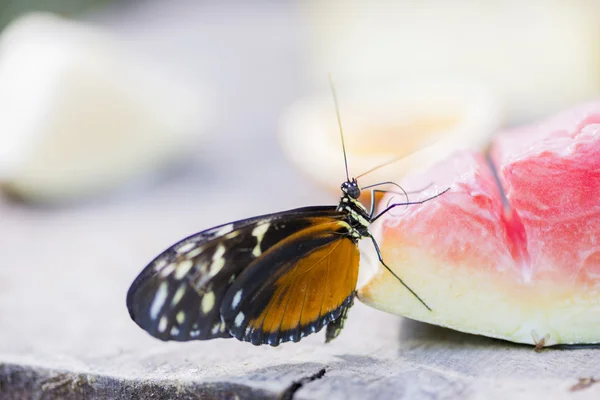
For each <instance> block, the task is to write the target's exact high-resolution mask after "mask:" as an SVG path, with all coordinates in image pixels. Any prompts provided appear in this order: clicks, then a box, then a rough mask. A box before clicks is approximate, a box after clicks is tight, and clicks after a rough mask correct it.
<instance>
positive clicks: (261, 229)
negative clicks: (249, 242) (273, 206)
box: [252, 223, 271, 257]
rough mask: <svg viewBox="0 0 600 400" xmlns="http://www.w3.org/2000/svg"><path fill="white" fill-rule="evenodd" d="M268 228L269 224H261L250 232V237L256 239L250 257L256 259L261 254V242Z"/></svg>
mask: <svg viewBox="0 0 600 400" xmlns="http://www.w3.org/2000/svg"><path fill="white" fill-rule="evenodd" d="M269 226H271V224H268V223H266V224H261V225H258V226H257V227H256V228H254V229H253V230H252V236H255V237H256V246H254V249H252V255H253V256H254V257H258V256H260V254H261V251H260V244H261V243H262V240H263V238H264V237H265V233H267V231H268V230H269Z"/></svg>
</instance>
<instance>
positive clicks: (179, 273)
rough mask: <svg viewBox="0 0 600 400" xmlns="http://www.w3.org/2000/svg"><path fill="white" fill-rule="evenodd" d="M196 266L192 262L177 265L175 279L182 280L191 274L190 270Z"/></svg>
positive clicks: (187, 261) (186, 261)
mask: <svg viewBox="0 0 600 400" xmlns="http://www.w3.org/2000/svg"><path fill="white" fill-rule="evenodd" d="M193 266H194V263H193V262H192V260H185V261H182V262H180V263H179V264H177V267H176V268H175V275H174V277H175V279H178V280H179V279H181V278H183V277H184V276H186V275H187V273H188V272H190V269H192V267H193Z"/></svg>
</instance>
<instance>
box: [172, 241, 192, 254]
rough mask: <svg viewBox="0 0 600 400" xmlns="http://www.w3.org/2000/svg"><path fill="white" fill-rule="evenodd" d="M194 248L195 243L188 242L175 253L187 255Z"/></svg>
mask: <svg viewBox="0 0 600 400" xmlns="http://www.w3.org/2000/svg"><path fill="white" fill-rule="evenodd" d="M194 247H196V243H194V242H189V243H186V244H184V245H183V246H180V247H179V248H178V249H177V250H176V251H177V253H179V254H182V253H187V252H188V251H190V250H191V249H193V248H194Z"/></svg>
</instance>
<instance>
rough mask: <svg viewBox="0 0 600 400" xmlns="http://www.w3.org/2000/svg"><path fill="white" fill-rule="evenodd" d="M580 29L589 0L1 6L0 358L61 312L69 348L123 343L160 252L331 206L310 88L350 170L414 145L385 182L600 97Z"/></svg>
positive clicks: (140, 0) (322, 123)
mask: <svg viewBox="0 0 600 400" xmlns="http://www.w3.org/2000/svg"><path fill="white" fill-rule="evenodd" d="M598 15H600V1H598V0H544V1H542V0H534V1H528V2H522V1H516V0H508V1H506V0H504V1H494V0H487V1H477V2H475V1H458V0H454V1H441V0H421V1H395V2H391V1H384V0H375V1H367V0H350V1H348V0H345V1H342V0H328V1H312V0H307V1H291V0H290V1H281V2H272V1H254V2H242V1H196V0H170V1H162V0H130V1H116V0H115V1H110V0H77V1H75V0H62V1H58V0H38V1H35V0H27V1H18V2H17V1H12V2H11V1H4V2H1V3H0V24H1V26H2V32H1V34H0V187H1V188H2V189H1V191H0V254H2V257H3V260H4V263H3V265H2V266H0V290H1V291H2V294H1V295H0V311H1V313H0V319H2V315H4V319H5V321H3V322H2V325H3V326H4V329H5V331H4V332H3V333H2V334H3V335H4V337H3V339H5V340H3V342H4V343H10V340H11V339H12V340H14V341H15V342H27V343H29V344H31V343H33V342H35V341H36V340H50V341H52V340H53V339H56V340H57V342H60V338H61V337H63V336H62V335H63V334H64V331H63V329H64V328H59V327H56V326H55V324H54V321H55V316H56V315H57V314H61V313H65V314H66V313H69V315H77V316H78V317H77V318H75V319H76V320H78V321H79V323H78V325H77V328H73V331H74V332H80V333H81V332H88V331H90V332H91V331H94V332H95V333H94V334H96V335H103V336H102V337H103V338H106V337H111V336H114V335H117V334H119V335H120V334H122V333H123V332H122V331H119V330H118V329H117V331H115V330H114V329H115V328H114V326H113V327H106V326H102V327H99V326H98V324H97V322H96V321H95V319H94V318H99V316H104V317H106V318H111V319H112V318H116V320H117V321H122V322H123V330H124V331H127V332H131V333H133V332H135V333H138V332H137V331H136V329H137V327H135V326H134V324H132V323H130V321H128V317H127V315H126V310H125V305H124V299H125V292H126V290H127V287H128V285H129V284H130V282H131V281H132V280H133V278H134V277H135V275H136V274H137V273H138V272H139V271H140V270H141V269H142V268H143V267H144V266H145V265H146V263H147V262H148V261H150V260H151V259H152V258H153V257H154V256H155V255H156V254H157V253H158V252H160V251H161V250H162V249H164V248H166V247H167V246H169V245H170V244H172V243H173V242H175V241H176V240H178V239H180V238H183V237H185V236H186V235H189V234H191V233H194V232H196V231H200V230H202V229H205V228H209V227H210V226H213V225H216V224H219V223H224V222H227V221H230V220H234V219H239V218H245V217H249V216H252V215H256V214H261V213H268V212H275V211H280V210H283V209H288V208H292V207H299V206H305V205H316V204H323V203H325V204H335V202H336V200H337V197H338V188H339V184H340V183H341V182H342V180H343V179H344V169H343V157H342V153H341V147H340V144H339V136H338V131H337V126H336V122H335V110H334V107H333V102H332V100H331V92H330V91H329V89H328V80H327V75H328V73H331V74H332V76H333V79H334V81H335V85H336V88H338V92H339V99H340V112H341V116H342V121H343V124H344V129H345V132H346V135H347V136H346V137H347V140H348V157H349V162H350V169H351V174H354V175H357V174H358V173H360V172H362V171H364V170H366V169H368V168H369V167H372V166H374V165H376V164H377V163H378V162H380V161H382V160H386V159H388V158H389V157H391V156H395V155H403V154H411V153H413V152H415V151H416V152H417V153H419V151H420V150H423V149H424V150H425V152H424V153H419V154H420V156H419V157H417V158H416V159H413V161H411V162H409V163H408V164H405V165H404V166H403V167H402V168H400V167H399V168H400V169H397V170H395V171H394V172H393V173H389V172H387V174H388V176H389V175H391V178H388V179H399V178H400V177H401V176H402V175H403V174H404V173H406V172H409V171H412V170H413V169H414V168H415V166H417V165H419V166H424V165H428V163H429V162H433V161H435V160H437V159H439V158H440V157H442V156H444V155H445V154H447V153H448V152H449V151H451V150H453V149H455V148H460V147H474V148H478V149H480V148H484V147H485V145H486V143H487V140H488V139H489V136H490V135H492V134H493V133H494V132H496V131H497V130H499V129H502V128H503V127H506V126H510V125H514V124H516V123H526V122H529V121H533V120H534V119H536V118H538V117H541V116H544V115H548V114H551V113H553V112H556V111H558V110H561V109H563V108H567V107H569V106H571V105H574V104H576V103H579V102H583V101H586V100H589V99H594V98H598V97H599V96H600V24H598ZM440 143H441V145H440ZM436 144H437V147H436ZM417 150H419V151H417ZM415 160H416V161H415ZM33 244H35V247H33ZM32 250H35V251H32ZM82 260H83V261H82ZM24 271H25V272H26V273H24ZM90 277H93V279H90ZM49 281H51V282H53V283H52V285H50V286H52V290H51V289H49V285H48V282H49ZM74 297H75V298H78V299H80V301H79V302H78V303H77V304H73V303H72V302H70V299H73V298H74ZM67 303H68V304H69V307H68V308H65V306H64V305H65V304H67ZM96 308H97V309H98V310H97V312H94V313H93V318H92V313H90V310H91V309H96ZM40 310H42V311H44V310H45V311H46V312H42V313H40ZM28 313H35V314H36V315H37V316H39V318H36V319H28V318H25V319H23V318H22V316H23V315H27V314H28ZM86 318H88V319H90V320H89V321H87V322H86ZM10 321H19V325H18V327H17V325H14V326H13V325H11V323H14V322H10ZM115 324H117V325H118V322H115ZM13 328H14V329H13ZM27 328H30V329H27ZM86 329H87V330H88V331H86ZM40 330H43V331H44V332H45V335H44V339H40V338H38V337H37V336H36V334H35V332H39V331H40ZM115 332H116V333H115ZM88 333H89V332H88ZM6 336H8V337H6ZM88 338H89V336H88ZM58 346H59V348H64V346H67V345H66V344H64V345H58ZM61 346H62V347H61ZM69 346H75V348H76V347H77V343H76V342H71V343H70V344H69ZM17 348H18V347H17ZM99 348H101V346H100V347H99Z"/></svg>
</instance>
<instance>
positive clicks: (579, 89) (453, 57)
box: [305, 0, 600, 121]
mask: <svg viewBox="0 0 600 400" xmlns="http://www.w3.org/2000/svg"><path fill="white" fill-rule="evenodd" d="M307 4H308V5H307V7H305V10H306V13H307V15H308V16H309V18H310V22H311V23H310V28H311V35H312V40H311V41H310V43H309V44H310V46H309V47H308V51H309V56H310V59H311V63H310V65H309V70H310V71H309V72H310V74H311V75H312V76H313V77H314V79H315V80H316V81H321V80H322V79H323V76H325V74H327V73H328V72H331V73H333V75H334V77H335V78H336V81H338V82H340V83H342V82H355V81H359V82H364V81H369V80H373V79H377V78H381V77H387V78H395V77H400V78H403V79H412V78H415V79H425V78H427V77H428V76H435V77H440V78H449V79H454V78H459V79H463V78H469V79H479V80H481V81H483V82H484V83H485V84H487V85H489V86H490V87H491V89H492V90H494V91H495V92H497V94H498V95H499V98H500V100H501V101H503V102H504V103H505V104H506V106H507V112H508V117H509V119H510V120H511V121H517V120H523V119H530V118H532V117H534V116H538V115H540V114H547V113H549V112H552V111H556V110H558V109H561V108H563V107H566V106H569V105H571V104H573V103H577V102H580V101H582V100H584V99H589V98H593V97H597V96H599V95H600V23H599V16H600V1H598V0H545V1H519V0H504V1H500V0H495V1H494V0H488V1H439V0H421V1H396V2H391V1H387V0H369V1H367V0H325V1H310V2H308V3H307Z"/></svg>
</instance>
